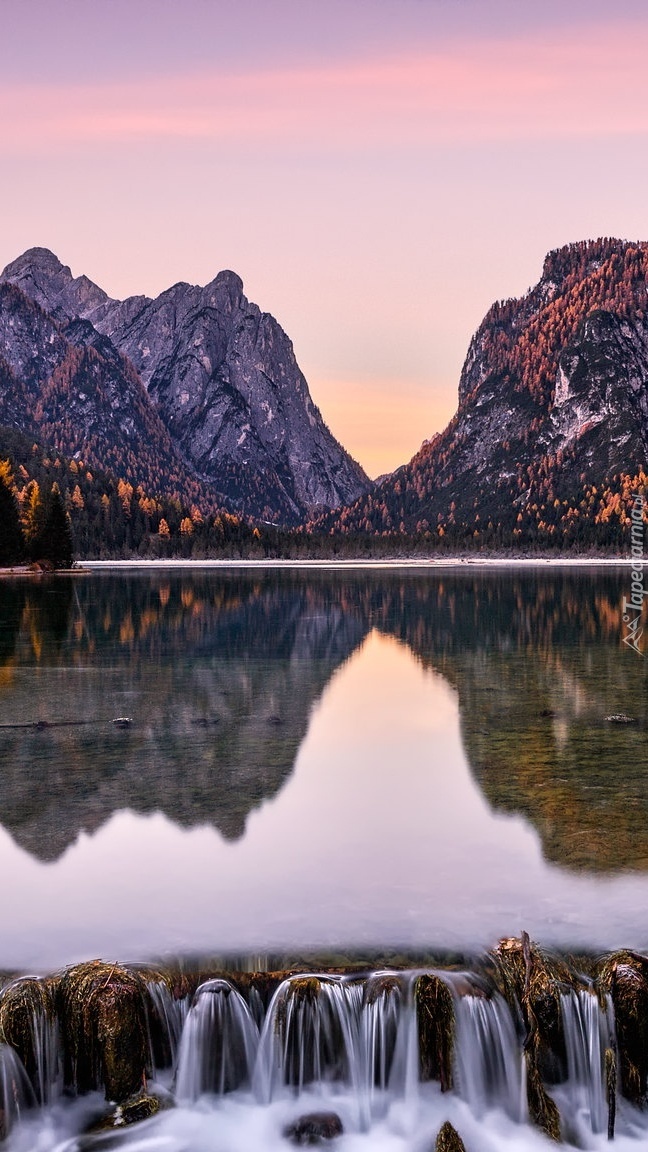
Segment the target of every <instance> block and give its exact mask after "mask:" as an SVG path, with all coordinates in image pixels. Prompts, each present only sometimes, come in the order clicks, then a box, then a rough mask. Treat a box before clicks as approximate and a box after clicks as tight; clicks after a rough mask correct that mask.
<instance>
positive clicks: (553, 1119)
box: [525, 1050, 560, 1142]
mask: <svg viewBox="0 0 648 1152" xmlns="http://www.w3.org/2000/svg"><path fill="white" fill-rule="evenodd" d="M525 1059H526V1081H527V1104H528V1106H529V1119H530V1120H532V1121H533V1123H534V1124H535V1125H536V1128H540V1129H541V1131H542V1132H544V1133H545V1135H546V1136H548V1137H549V1139H550V1140H555V1141H557V1142H558V1141H560V1112H559V1111H558V1105H557V1104H556V1102H555V1100H554V1099H553V1098H552V1097H551V1096H550V1095H549V1093H548V1092H547V1090H546V1088H545V1086H544V1084H543V1083H542V1078H541V1076H540V1072H539V1071H538V1065H537V1062H536V1060H535V1058H534V1053H533V1051H532V1050H528V1051H527V1052H526V1054H525Z"/></svg>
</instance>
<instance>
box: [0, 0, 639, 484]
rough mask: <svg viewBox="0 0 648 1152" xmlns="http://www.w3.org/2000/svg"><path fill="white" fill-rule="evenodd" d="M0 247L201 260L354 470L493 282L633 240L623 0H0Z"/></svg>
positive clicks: (192, 273) (368, 460) (632, 138)
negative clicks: (288, 348) (271, 339)
mask: <svg viewBox="0 0 648 1152" xmlns="http://www.w3.org/2000/svg"><path fill="white" fill-rule="evenodd" d="M0 16H1V22H2V27H1V35H0V156H1V157H2V166H3V171H2V183H1V185H0V187H1V191H0V197H1V200H0V203H1V205H2V212H1V213H0V266H1V265H4V264H5V263H7V262H9V261H10V260H12V259H14V258H15V257H16V256H17V255H18V254H19V253H20V252H21V251H23V250H24V249H25V248H28V247H31V246H32V245H36V244H38V245H45V246H47V247H50V248H52V249H53V250H54V251H55V252H56V253H57V255H58V256H60V258H61V259H62V260H63V261H64V262H65V263H68V264H70V266H71V267H72V270H73V272H74V273H75V274H78V273H80V272H85V273H87V274H88V275H89V276H91V278H92V279H94V280H96V281H97V282H98V283H99V284H101V285H102V287H104V288H106V290H107V291H109V292H110V293H111V294H112V295H115V296H124V295H128V294H133V293H140V292H146V293H148V294H157V293H158V292H160V291H162V290H163V289H164V288H165V287H168V286H169V285H170V284H172V283H174V282H176V281H178V280H187V281H191V282H194V283H205V282H207V281H208V280H210V279H212V278H213V276H214V275H215V274H216V273H217V272H218V271H219V270H220V269H221V268H226V267H229V268H233V269H234V270H236V271H237V272H238V273H239V274H240V275H241V276H242V277H243V280H244V283H245V288H246V292H247V295H248V296H249V298H250V299H252V300H254V301H256V302H257V303H258V304H259V305H260V306H261V307H262V308H264V309H266V310H267V311H270V312H272V313H273V314H274V315H275V316H276V317H277V319H278V320H279V321H280V323H281V324H282V325H283V326H284V328H285V329H286V331H287V332H288V333H289V335H290V336H291V338H292V340H293V342H294V345H295V351H296V354H297V358H298V360H299V362H300V365H301V367H302V369H303V370H304V372H305V374H306V377H307V379H308V381H309V383H310V386H311V391H312V393H313V396H314V399H315V401H316V402H317V403H318V405H319V406H320V408H321V410H322V413H323V415H324V418H325V419H326V420H327V422H328V424H329V425H330V427H331V428H332V430H333V431H334V432H335V434H336V435H337V436H338V438H339V439H340V440H342V442H343V443H344V444H345V446H346V447H347V448H348V449H349V450H350V451H351V453H352V454H353V455H354V456H355V457H356V458H357V459H359V460H360V462H361V463H362V464H363V465H364V466H365V468H366V469H367V470H368V471H369V473H370V474H372V475H377V474H378V473H382V472H385V471H388V470H390V469H392V468H394V467H396V466H397V465H398V464H400V463H403V462H405V461H406V460H407V459H409V458H410V457H411V456H412V454H413V453H414V452H415V451H416V450H417V448H418V447H419V445H420V443H421V441H422V440H423V439H425V438H429V437H431V436H432V435H433V434H434V433H435V432H437V431H439V430H440V429H441V428H442V426H443V425H444V424H445V423H446V421H447V420H448V419H449V417H450V416H451V415H452V413H453V411H454V407H455V403H456V389H457V382H458V377H459V373H460V370H461V365H462V362H463V358H464V356H465V353H466V350H467V347H468V342H469V340H470V337H471V335H472V333H473V331H474V330H475V328H476V327H477V325H478V324H479V321H480V320H481V318H482V316H483V314H484V312H485V311H486V309H487V308H488V306H489V305H490V303H491V302H492V301H493V300H494V299H497V298H502V297H505V296H510V295H517V294H519V293H521V292H523V291H525V290H526V288H527V287H528V286H529V285H530V284H531V283H533V282H534V281H535V280H536V279H537V278H538V276H539V273H540V270H541V266H542V260H543V257H544V255H545V253H546V251H547V250H549V249H550V248H553V247H556V246H558V245H560V244H563V243H566V242H568V241H571V240H577V239H583V238H587V237H595V236H599V235H615V236H621V237H624V238H629V239H641V238H646V237H647V236H648V228H647V227H646V222H645V217H646V208H645V188H646V186H647V183H648V181H647V177H648V171H647V169H648V146H647V145H648V140H647V133H648V11H646V8H645V4H644V3H643V2H642V3H639V2H638V0H618V2H617V3H614V4H612V3H611V2H607V0H588V2H587V3H585V2H584V0H583V2H581V0H563V2H562V3H561V4H558V3H557V2H556V0H544V2H543V3H542V4H539V3H538V4H532V3H527V2H526V0H211V2H210V0H184V2H183V3H182V4H179V3H176V0H128V2H127V0H47V2H46V0H3V4H2V8H1V13H0Z"/></svg>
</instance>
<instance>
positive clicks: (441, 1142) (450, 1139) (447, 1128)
mask: <svg viewBox="0 0 648 1152" xmlns="http://www.w3.org/2000/svg"><path fill="white" fill-rule="evenodd" d="M434 1152H466V1147H465V1144H464V1142H463V1140H462V1139H461V1136H460V1135H459V1133H458V1132H457V1129H456V1128H453V1126H452V1124H451V1123H450V1121H449V1120H446V1122H445V1124H444V1125H443V1127H442V1128H441V1130H440V1132H439V1135H438V1136H437V1138H436V1144H435V1145H434Z"/></svg>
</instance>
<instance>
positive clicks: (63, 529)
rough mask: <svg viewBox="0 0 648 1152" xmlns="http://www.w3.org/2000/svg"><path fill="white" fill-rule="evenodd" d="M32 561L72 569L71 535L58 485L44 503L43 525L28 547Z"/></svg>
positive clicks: (55, 485)
mask: <svg viewBox="0 0 648 1152" xmlns="http://www.w3.org/2000/svg"><path fill="white" fill-rule="evenodd" d="M29 552H30V557H31V559H32V560H48V561H49V562H50V564H53V565H54V567H55V568H71V567H72V533H71V531H70V522H69V520H68V517H67V513H66V511H65V505H64V504H63V500H62V499H61V493H60V492H59V488H58V484H53V485H52V488H51V491H50V494H49V496H48V498H47V500H46V501H45V515H44V517H43V525H42V528H41V529H40V531H39V532H38V534H37V535H36V536H35V537H34V539H33V540H32V541H31V544H30V546H29Z"/></svg>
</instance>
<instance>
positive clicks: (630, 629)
mask: <svg viewBox="0 0 648 1152" xmlns="http://www.w3.org/2000/svg"><path fill="white" fill-rule="evenodd" d="M645 504H646V497H645V496H642V495H641V494H640V493H637V494H636V495H635V497H634V499H633V504H632V512H631V513H630V520H631V523H632V527H631V530H630V547H631V551H630V555H631V557H632V585H631V588H630V599H629V600H628V599H627V598H626V597H625V596H624V597H623V623H624V624H625V627H626V634H625V636H624V637H623V643H624V644H627V645H628V648H634V650H635V652H637V653H638V654H639V656H643V655H644V652H643V649H642V647H641V645H640V643H639V642H640V640H641V637H642V636H643V631H644V630H643V627H642V619H643V606H644V599H645V597H646V596H648V588H646V586H645V583H644V507H645Z"/></svg>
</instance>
